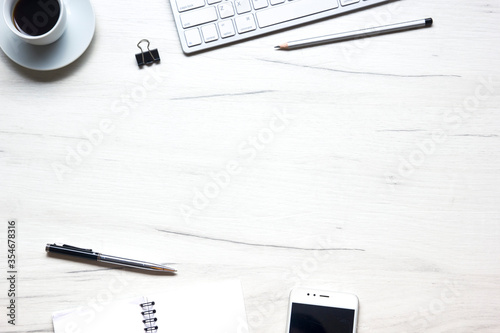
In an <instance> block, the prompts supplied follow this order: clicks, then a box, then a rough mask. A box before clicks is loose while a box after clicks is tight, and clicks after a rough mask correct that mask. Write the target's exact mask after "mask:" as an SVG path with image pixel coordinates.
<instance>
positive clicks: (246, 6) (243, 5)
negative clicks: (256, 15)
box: [234, 0, 252, 14]
mask: <svg viewBox="0 0 500 333" xmlns="http://www.w3.org/2000/svg"><path fill="white" fill-rule="evenodd" d="M234 5H235V6H236V12H237V13H238V14H243V13H248V12H249V11H251V10H252V6H251V5H250V0H235V1H234Z"/></svg>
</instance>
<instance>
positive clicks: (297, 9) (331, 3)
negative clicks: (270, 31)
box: [256, 0, 339, 28]
mask: <svg viewBox="0 0 500 333" xmlns="http://www.w3.org/2000/svg"><path fill="white" fill-rule="evenodd" d="M338 6H339V5H338V3H337V0H297V1H293V2H289V3H287V4H286V5H281V6H276V7H271V8H268V9H264V10H261V11H259V12H256V15H257V21H258V22H259V27H261V28H264V27H269V26H272V25H275V24H278V23H283V22H287V21H292V20H295V19H298V18H301V17H305V16H309V15H313V14H316V13H321V12H324V11H327V10H332V9H335V8H337V7H338Z"/></svg>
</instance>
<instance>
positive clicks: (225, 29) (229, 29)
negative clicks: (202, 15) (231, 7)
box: [219, 20, 236, 38]
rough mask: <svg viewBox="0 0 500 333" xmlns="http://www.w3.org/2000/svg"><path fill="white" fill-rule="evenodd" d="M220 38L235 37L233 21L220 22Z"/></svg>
mask: <svg viewBox="0 0 500 333" xmlns="http://www.w3.org/2000/svg"><path fill="white" fill-rule="evenodd" d="M219 30H220V36H221V37H222V38H227V37H231V36H234V35H235V34H236V31H234V25H233V21H232V20H226V21H221V22H219Z"/></svg>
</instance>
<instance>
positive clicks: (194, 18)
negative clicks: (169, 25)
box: [180, 7, 217, 29]
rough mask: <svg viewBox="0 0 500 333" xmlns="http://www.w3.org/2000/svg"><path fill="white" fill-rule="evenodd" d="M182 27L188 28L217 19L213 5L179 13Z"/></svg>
mask: <svg viewBox="0 0 500 333" xmlns="http://www.w3.org/2000/svg"><path fill="white" fill-rule="evenodd" d="M180 18H181V22H182V27H183V28H184V29H185V28H190V27H194V26H197V25H200V24H204V23H208V22H213V21H217V11H216V10H215V7H207V8H204V9H198V10H194V11H191V12H186V13H184V14H181V15H180Z"/></svg>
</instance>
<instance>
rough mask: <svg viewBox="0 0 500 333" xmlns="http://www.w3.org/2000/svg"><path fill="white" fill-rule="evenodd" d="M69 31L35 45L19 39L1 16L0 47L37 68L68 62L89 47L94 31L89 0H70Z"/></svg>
mask: <svg viewBox="0 0 500 333" xmlns="http://www.w3.org/2000/svg"><path fill="white" fill-rule="evenodd" d="M65 4H66V13H67V15H68V21H67V22H68V23H67V26H66V31H65V32H64V34H63V35H62V36H61V38H59V39H58V40H57V41H56V42H54V43H52V44H49V45H44V46H36V45H31V44H28V43H26V42H24V41H22V40H20V39H19V38H18V37H17V36H16V35H15V34H14V33H13V32H12V31H11V30H10V29H9V27H7V25H6V24H5V21H4V20H3V19H1V20H0V47H1V48H2V50H3V52H5V54H6V55H7V56H8V57H9V58H10V59H11V60H12V61H14V62H15V63H17V64H19V65H21V66H23V67H26V68H29V69H34V70H39V71H50V70H54V69H59V68H61V67H64V66H67V65H69V64H70V63H72V62H73V61H75V60H76V59H78V57H80V56H81V55H82V54H83V52H85V50H86V49H87V47H88V46H89V45H90V42H91V41H92V37H93V36H94V31H95V15H94V10H93V8H92V5H91V4H90V0H67V1H66V3H65Z"/></svg>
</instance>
